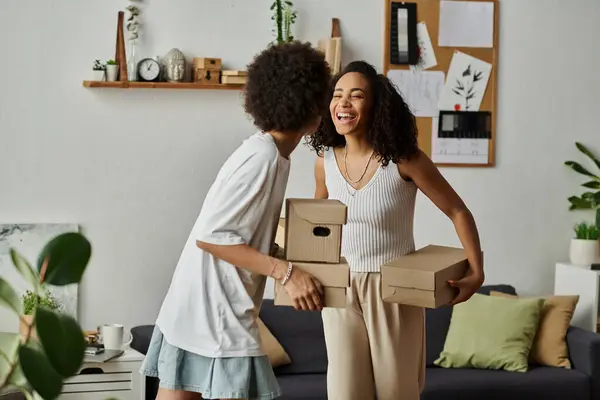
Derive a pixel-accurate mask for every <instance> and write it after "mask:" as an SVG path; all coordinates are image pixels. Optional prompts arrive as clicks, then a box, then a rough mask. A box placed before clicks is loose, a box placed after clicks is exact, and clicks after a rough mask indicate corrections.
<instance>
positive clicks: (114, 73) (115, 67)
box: [106, 60, 119, 82]
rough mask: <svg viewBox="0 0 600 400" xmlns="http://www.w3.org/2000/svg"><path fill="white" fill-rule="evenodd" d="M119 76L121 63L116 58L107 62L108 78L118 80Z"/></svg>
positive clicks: (110, 80) (113, 80)
mask: <svg viewBox="0 0 600 400" xmlns="http://www.w3.org/2000/svg"><path fill="white" fill-rule="evenodd" d="M118 78H119V64H117V62H116V61H115V60H108V61H107V62H106V80H107V81H108V82H116V81H117V79H118Z"/></svg>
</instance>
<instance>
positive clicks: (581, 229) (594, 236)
mask: <svg viewBox="0 0 600 400" xmlns="http://www.w3.org/2000/svg"><path fill="white" fill-rule="evenodd" d="M573 230H574V231H575V239H579V240H598V239H599V238H600V229H599V228H598V227H597V226H596V225H594V224H588V223H586V222H580V223H578V224H577V225H575V227H574V228H573Z"/></svg>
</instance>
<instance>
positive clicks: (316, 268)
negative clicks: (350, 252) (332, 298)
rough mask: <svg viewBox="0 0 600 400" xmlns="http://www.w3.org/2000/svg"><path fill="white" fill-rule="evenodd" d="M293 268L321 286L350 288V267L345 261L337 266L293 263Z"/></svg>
mask: <svg viewBox="0 0 600 400" xmlns="http://www.w3.org/2000/svg"><path fill="white" fill-rule="evenodd" d="M293 264H294V267H295V268H300V269H301V270H303V271H306V272H308V273H309V274H311V275H312V276H314V277H315V278H317V280H318V281H319V282H321V284H322V285H323V286H327V287H340V288H345V287H348V286H350V266H349V265H348V263H347V262H346V260H345V259H343V258H342V259H341V261H340V263H339V264H325V263H302V262H294V263H293Z"/></svg>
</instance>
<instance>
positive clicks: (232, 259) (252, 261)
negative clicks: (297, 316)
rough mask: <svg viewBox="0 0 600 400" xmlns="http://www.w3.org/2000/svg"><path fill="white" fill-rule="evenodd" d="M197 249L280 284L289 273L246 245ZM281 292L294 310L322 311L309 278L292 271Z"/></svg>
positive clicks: (200, 244)
mask: <svg viewBox="0 0 600 400" xmlns="http://www.w3.org/2000/svg"><path fill="white" fill-rule="evenodd" d="M196 246H198V247H199V248H200V249H202V250H204V251H206V252H208V253H210V254H212V255H213V256H214V257H216V258H218V259H221V260H223V261H225V262H227V263H229V264H231V265H235V266H237V267H240V268H243V269H246V270H248V271H250V272H254V273H256V274H260V275H265V276H270V277H272V278H273V279H275V280H276V281H279V282H280V281H281V280H283V278H284V277H285V275H286V273H287V270H288V263H287V261H282V260H278V259H277V258H273V257H269V256H267V255H266V254H262V253H261V252H259V251H258V250H256V249H253V248H252V247H250V246H248V245H245V244H239V245H231V246H229V245H218V244H212V243H206V242H202V241H199V240H197V241H196ZM284 289H285V290H286V291H287V292H288V294H289V295H290V298H291V299H292V300H293V301H294V306H295V308H296V309H297V310H319V311H320V310H321V309H322V307H323V302H322V300H321V296H323V287H322V285H321V283H320V282H319V281H318V280H316V279H315V278H314V277H312V276H311V275H309V274H307V273H306V272H304V271H302V270H301V269H298V268H294V269H293V270H292V274H291V275H290V278H289V281H288V282H287V283H286V285H285V286H284Z"/></svg>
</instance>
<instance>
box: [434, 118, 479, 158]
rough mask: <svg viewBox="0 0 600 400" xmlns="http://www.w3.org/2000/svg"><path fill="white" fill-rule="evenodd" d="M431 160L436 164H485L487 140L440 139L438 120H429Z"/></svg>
mask: <svg viewBox="0 0 600 400" xmlns="http://www.w3.org/2000/svg"><path fill="white" fill-rule="evenodd" d="M431 120H432V122H431V124H432V125H431V160H432V161H433V162H434V163H437V164H473V165H477V164H487V163H488V162H489V145H490V143H489V142H490V140H489V139H455V138H440V137H439V136H438V132H439V118H438V117H434V118H432V119H431Z"/></svg>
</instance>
